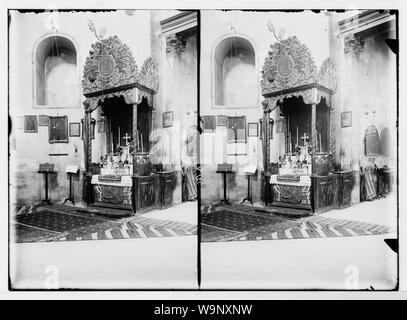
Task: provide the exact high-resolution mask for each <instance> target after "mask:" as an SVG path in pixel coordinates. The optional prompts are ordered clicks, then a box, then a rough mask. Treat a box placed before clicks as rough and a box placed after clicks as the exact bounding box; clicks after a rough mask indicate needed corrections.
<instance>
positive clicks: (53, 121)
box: [48, 116, 69, 143]
mask: <svg viewBox="0 0 407 320" xmlns="http://www.w3.org/2000/svg"><path fill="white" fill-rule="evenodd" d="M48 128H49V129H48V133H49V138H48V141H49V143H66V142H69V139H68V116H57V117H49V126H48Z"/></svg>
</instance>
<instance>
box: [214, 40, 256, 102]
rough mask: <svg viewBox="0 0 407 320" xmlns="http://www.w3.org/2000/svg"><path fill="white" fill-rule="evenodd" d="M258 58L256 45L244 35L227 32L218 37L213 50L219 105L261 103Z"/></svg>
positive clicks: (215, 84)
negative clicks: (259, 100) (258, 83)
mask: <svg viewBox="0 0 407 320" xmlns="http://www.w3.org/2000/svg"><path fill="white" fill-rule="evenodd" d="M256 60H257V55H256V50H255V46H254V44H253V42H252V41H251V39H249V38H248V37H246V36H244V35H241V34H232V35H227V36H225V37H223V38H221V39H219V40H218V41H217V43H216V44H215V45H214V48H213V50H212V61H213V69H212V79H213V81H212V82H213V103H214V105H215V106H221V107H257V106H258V89H257V82H258V81H257V80H258V79H257V71H256V70H257V61H256ZM243 75H244V76H243ZM243 87H244V90H241V88H243ZM251 87H252V88H251Z"/></svg>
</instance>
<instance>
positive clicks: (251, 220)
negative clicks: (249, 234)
mask: <svg viewBox="0 0 407 320" xmlns="http://www.w3.org/2000/svg"><path fill="white" fill-rule="evenodd" d="M201 222H202V223H203V224H206V225H210V226H215V227H219V228H223V229H227V230H231V231H239V232H243V231H247V230H251V229H255V228H258V227H261V226H264V225H271V224H276V223H279V222H280V220H277V219H273V218H271V217H265V216H260V215H253V214H249V213H243V212H238V211H235V212H233V211H229V210H219V211H215V212H210V213H206V214H203V215H202V218H201Z"/></svg>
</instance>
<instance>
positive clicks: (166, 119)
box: [163, 111, 174, 128]
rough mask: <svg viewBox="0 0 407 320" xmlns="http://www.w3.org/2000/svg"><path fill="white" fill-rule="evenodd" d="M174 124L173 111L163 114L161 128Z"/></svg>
mask: <svg viewBox="0 0 407 320" xmlns="http://www.w3.org/2000/svg"><path fill="white" fill-rule="evenodd" d="M173 122H174V112H173V111H167V112H164V113H163V127H164V128H167V127H172V125H173Z"/></svg>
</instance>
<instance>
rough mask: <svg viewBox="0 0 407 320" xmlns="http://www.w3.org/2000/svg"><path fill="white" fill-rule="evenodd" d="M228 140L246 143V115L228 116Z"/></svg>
mask: <svg viewBox="0 0 407 320" xmlns="http://www.w3.org/2000/svg"><path fill="white" fill-rule="evenodd" d="M227 139H228V142H234V143H236V142H242V143H246V117H245V116H236V117H229V118H228V136H227Z"/></svg>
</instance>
